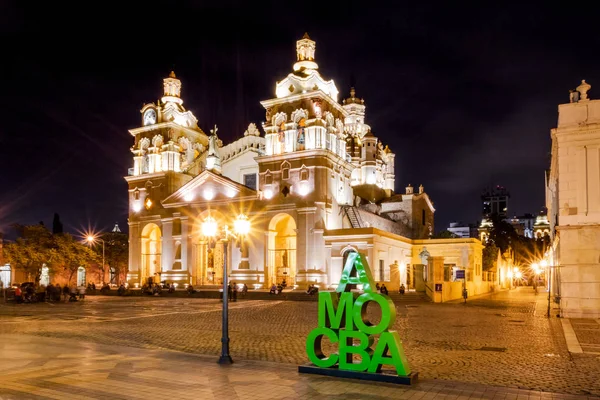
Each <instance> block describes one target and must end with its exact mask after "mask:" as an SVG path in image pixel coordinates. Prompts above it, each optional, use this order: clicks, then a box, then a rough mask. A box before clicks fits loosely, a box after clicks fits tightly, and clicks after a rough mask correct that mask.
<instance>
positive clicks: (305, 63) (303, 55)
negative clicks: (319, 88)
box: [294, 33, 319, 75]
mask: <svg viewBox="0 0 600 400" xmlns="http://www.w3.org/2000/svg"><path fill="white" fill-rule="evenodd" d="M315 47H316V43H315V41H314V40H311V38H310V37H309V36H308V33H305V34H304V36H303V37H302V39H300V40H298V41H297V42H296V59H297V61H296V63H295V64H294V71H297V72H303V73H305V74H307V75H308V74H310V73H311V72H312V71H314V70H316V69H318V68H319V66H318V65H317V63H316V62H315Z"/></svg>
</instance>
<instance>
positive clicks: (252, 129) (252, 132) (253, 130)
mask: <svg viewBox="0 0 600 400" xmlns="http://www.w3.org/2000/svg"><path fill="white" fill-rule="evenodd" d="M244 136H260V131H259V130H258V128H257V127H256V124H253V123H251V124H250V125H248V129H246V132H244Z"/></svg>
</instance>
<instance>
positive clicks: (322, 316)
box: [306, 253, 411, 376]
mask: <svg viewBox="0 0 600 400" xmlns="http://www.w3.org/2000/svg"><path fill="white" fill-rule="evenodd" d="M355 285H362V286H363V292H364V293H363V294H361V295H360V296H358V298H357V299H356V300H355V299H354V295H353V293H352V292H351V288H353V287H354V286H355ZM374 287H375V285H374V284H373V277H372V276H371V270H370V269H369V265H368V264H367V261H366V260H365V258H364V257H363V256H362V255H361V254H359V253H350V255H349V256H348V260H347V261H346V265H345V266H344V270H343V272H342V277H341V279H340V284H339V286H338V287H337V290H336V292H338V293H337V294H336V293H332V292H320V293H319V325H318V327H317V328H315V329H313V330H312V332H310V333H309V334H308V337H307V338H306V354H307V355H308V359H309V360H310V361H311V362H312V363H313V364H314V365H315V366H317V367H320V368H335V367H337V368H338V369H340V370H345V371H355V372H370V373H380V372H381V367H382V366H383V365H389V366H392V367H393V368H394V369H395V370H396V373H397V375H398V376H408V375H410V373H411V370H410V367H409V366H408V361H407V360H406V355H405V354H404V348H403V347H402V341H401V340H400V336H398V333H397V332H396V331H391V330H389V329H390V328H391V327H392V326H393V325H394V321H395V320H396V307H395V306H394V302H393V301H392V300H391V299H390V298H389V297H388V296H385V295H382V294H379V293H377V292H375V291H374ZM369 302H375V303H377V304H378V305H379V307H380V308H381V321H380V322H379V323H378V324H377V325H373V324H372V323H371V322H370V321H369V320H368V318H367V315H366V310H367V304H368V303H369ZM373 335H379V339H378V340H377V344H376V345H375V348H374V349H373V344H374V343H375V338H374V336H373ZM324 337H327V339H326V340H328V341H329V343H331V344H334V345H335V344H337V345H338V348H339V351H338V353H337V354H336V353H333V354H329V355H325V354H324V353H323V349H322V341H323V338H324Z"/></svg>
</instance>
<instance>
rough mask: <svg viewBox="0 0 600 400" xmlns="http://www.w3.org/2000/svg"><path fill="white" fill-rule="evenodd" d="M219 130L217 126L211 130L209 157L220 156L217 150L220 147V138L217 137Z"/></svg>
mask: <svg viewBox="0 0 600 400" xmlns="http://www.w3.org/2000/svg"><path fill="white" fill-rule="evenodd" d="M218 129H219V128H217V125H215V128H214V129H211V130H210V133H212V135H210V136H209V137H208V155H209V156H216V157H218V156H219V152H218V150H217V149H218V147H219V144H218V140H219V138H218V137H217V130H218Z"/></svg>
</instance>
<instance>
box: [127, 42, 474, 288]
mask: <svg viewBox="0 0 600 400" xmlns="http://www.w3.org/2000/svg"><path fill="white" fill-rule="evenodd" d="M315 50H316V43H315V42H314V41H313V40H311V39H310V37H309V36H308V35H304V37H303V38H302V39H300V40H298V41H297V42H296V62H295V63H294V64H293V69H292V71H291V72H290V73H289V74H288V75H287V76H286V77H285V78H283V79H281V80H279V81H277V82H276V84H275V92H274V97H273V98H271V99H268V100H264V101H262V102H261V104H262V106H263V107H264V108H265V122H264V123H263V124H262V126H260V127H257V126H256V125H255V124H253V123H251V124H250V125H248V128H247V130H246V131H245V132H244V133H243V136H241V137H240V138H239V139H237V140H235V141H234V142H232V143H229V144H224V143H223V142H222V141H221V140H220V139H219V132H218V128H217V126H214V127H213V128H212V129H209V132H208V133H206V132H205V131H204V130H203V129H202V128H201V126H200V125H201V121H200V122H199V121H198V120H197V119H196V118H195V117H194V114H193V113H192V112H191V111H190V110H186V108H185V107H184V102H183V97H182V83H181V81H180V80H179V79H178V78H177V76H176V75H175V73H174V72H171V74H170V75H169V76H168V77H167V78H165V79H164V81H163V89H164V95H163V97H162V98H161V99H160V100H159V101H158V102H156V103H149V104H145V105H144V106H143V107H142V109H141V121H140V122H141V127H138V128H135V129H131V130H130V133H131V135H132V136H133V142H134V144H133V147H132V148H131V151H132V153H133V168H130V170H129V174H128V176H127V177H126V178H125V179H126V181H127V183H128V186H129V240H130V247H129V273H128V278H127V279H128V282H129V284H130V285H134V286H139V285H142V284H143V283H145V282H148V281H149V280H153V281H154V282H157V281H161V282H162V281H166V282H169V283H171V282H172V283H177V284H178V285H182V286H183V285H188V284H191V285H194V286H195V287H196V286H200V287H210V286H215V285H219V284H221V283H222V277H223V268H224V265H226V267H227V269H228V271H229V273H230V276H231V278H230V279H231V280H233V281H235V282H236V283H239V284H241V283H246V284H247V285H248V286H249V287H250V288H265V287H269V286H270V285H272V284H273V283H280V282H282V281H284V280H285V281H286V283H287V285H288V286H289V287H300V288H302V289H305V288H306V285H308V284H315V285H317V286H319V287H321V288H333V287H335V285H336V284H337V282H338V281H339V278H340V275H341V271H342V266H343V263H344V260H345V258H346V257H347V255H348V254H349V252H352V251H357V252H361V253H364V254H365V255H366V256H367V260H368V261H369V264H370V267H371V269H372V272H373V276H374V278H375V280H377V281H379V282H385V283H386V285H387V286H388V288H391V289H394V288H398V287H399V286H400V284H404V285H405V286H406V287H407V288H414V289H417V290H419V289H422V290H426V289H425V287H429V286H432V285H428V284H427V282H428V280H429V281H431V282H433V281H434V280H435V279H436V277H435V276H434V275H435V273H434V270H435V266H434V264H436V263H437V264H436V265H438V267H439V269H440V271H442V272H444V271H448V276H447V278H448V281H449V282H450V279H451V276H452V271H453V268H454V269H465V270H466V271H467V275H468V276H469V277H470V280H471V281H476V280H477V277H479V281H481V280H482V278H481V275H482V274H481V243H480V242H479V241H478V240H477V239H432V238H431V236H432V233H433V228H434V212H435V209H434V206H433V203H432V201H431V200H430V199H429V196H428V195H427V193H425V191H424V188H423V186H422V185H421V186H419V187H417V188H413V186H411V185H408V186H406V188H405V190H403V192H402V193H396V192H395V187H396V182H395V171H394V159H395V154H394V153H393V151H392V150H391V149H390V148H389V147H388V146H387V145H384V143H382V141H381V140H380V139H379V138H378V137H377V136H376V135H375V133H374V131H373V130H372V129H371V127H370V126H369V125H368V124H367V120H366V105H365V101H364V100H363V99H361V98H359V97H358V96H357V93H356V91H355V90H354V88H351V89H350V91H349V94H348V95H346V96H343V97H344V98H343V99H342V100H341V101H340V100H339V97H340V93H339V91H338V88H337V87H336V85H335V83H334V81H333V80H327V79H326V78H324V77H323V76H322V75H321V72H320V70H319V66H318V64H317V62H316V58H315ZM240 221H242V223H245V224H247V225H249V230H248V231H247V232H245V231H244V232H241V233H240V232H237V233H236V229H235V228H236V226H238V224H239V223H240ZM207 227H209V228H211V229H207ZM215 230H218V231H219V232H220V233H222V236H220V237H219V238H217V240H215V239H214V237H213V235H212V233H214V231H215ZM225 238H227V239H228V240H223V239H225ZM435 260H437V261H435ZM434 261H435V262H434ZM437 278H440V277H437ZM430 289H431V290H432V291H433V289H432V288H430Z"/></svg>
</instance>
